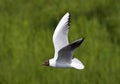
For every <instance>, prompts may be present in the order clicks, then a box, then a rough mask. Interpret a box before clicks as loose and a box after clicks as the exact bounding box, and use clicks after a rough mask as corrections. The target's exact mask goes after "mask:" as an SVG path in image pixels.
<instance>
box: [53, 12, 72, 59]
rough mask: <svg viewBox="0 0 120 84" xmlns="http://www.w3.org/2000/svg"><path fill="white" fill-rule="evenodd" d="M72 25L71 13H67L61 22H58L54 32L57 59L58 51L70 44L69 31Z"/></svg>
mask: <svg viewBox="0 0 120 84" xmlns="http://www.w3.org/2000/svg"><path fill="white" fill-rule="evenodd" d="M69 26H70V14H69V13H66V14H65V15H64V16H63V17H62V19H61V20H60V22H59V23H58V25H57V27H56V29H55V31H54V34H53V44H54V48H55V57H54V58H55V59H57V53H58V51H59V50H60V49H61V48H63V47H65V46H66V45H68V44H69V42H68V31H69Z"/></svg>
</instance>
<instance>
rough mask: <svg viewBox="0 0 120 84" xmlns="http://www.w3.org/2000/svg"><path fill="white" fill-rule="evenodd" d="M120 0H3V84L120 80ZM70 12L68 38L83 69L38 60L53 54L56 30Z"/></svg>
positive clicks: (0, 83)
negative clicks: (47, 64)
mask: <svg viewBox="0 0 120 84" xmlns="http://www.w3.org/2000/svg"><path fill="white" fill-rule="evenodd" d="M119 4H120V1H119V0H76V1H75V0H61V1H60V0H52V1H50V0H48V1H45V0H0V84H120V80H119V79H120V73H119V71H120V66H119V64H120V57H119V55H120V5H119ZM66 12H70V13H71V27H70V32H69V38H70V42H72V41H74V40H76V39H78V38H80V37H85V40H84V42H83V44H82V45H81V47H80V48H78V49H77V50H76V51H75V57H77V58H79V59H80V60H81V61H82V62H83V63H84V65H85V69H84V70H81V71H79V70H76V69H56V68H51V67H42V66H40V64H41V63H42V62H43V61H45V60H46V59H49V58H51V57H53V55H54V48H53V44H52V34H53V32H54V29H55V27H56V25H57V24H58V22H59V20H60V19H61V17H62V16H63V15H64V14H65V13H66Z"/></svg>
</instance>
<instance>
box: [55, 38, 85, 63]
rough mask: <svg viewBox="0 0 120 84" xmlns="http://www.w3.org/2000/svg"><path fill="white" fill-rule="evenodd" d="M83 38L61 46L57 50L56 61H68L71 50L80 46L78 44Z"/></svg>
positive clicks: (70, 57)
mask: <svg viewBox="0 0 120 84" xmlns="http://www.w3.org/2000/svg"><path fill="white" fill-rule="evenodd" d="M83 40H84V38H81V39H79V40H77V41H75V42H73V43H71V44H69V45H67V46H65V47H64V48H62V49H61V50H60V51H59V52H58V58H57V62H58V63H59V62H60V63H70V62H71V61H72V60H71V59H72V58H73V52H74V50H75V49H76V48H77V47H79V46H80V44H81V43H82V42H83Z"/></svg>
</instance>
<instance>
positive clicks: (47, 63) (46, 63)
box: [41, 60, 49, 66]
mask: <svg viewBox="0 0 120 84" xmlns="http://www.w3.org/2000/svg"><path fill="white" fill-rule="evenodd" d="M41 65H42V66H49V60H47V61H45V62H44V63H42V64H41Z"/></svg>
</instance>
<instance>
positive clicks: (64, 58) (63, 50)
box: [42, 13, 84, 69]
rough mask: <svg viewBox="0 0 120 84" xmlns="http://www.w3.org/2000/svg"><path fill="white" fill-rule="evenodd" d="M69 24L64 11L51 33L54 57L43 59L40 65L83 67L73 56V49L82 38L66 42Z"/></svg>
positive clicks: (67, 15) (67, 16)
mask: <svg viewBox="0 0 120 84" xmlns="http://www.w3.org/2000/svg"><path fill="white" fill-rule="evenodd" d="M69 26H70V14H69V13H66V14H65V15H64V16H63V17H62V19H61V20H60V22H59V24H58V25H57V27H56V29H55V31H54V34H53V44H54V48H55V54H54V58H52V59H49V60H47V61H45V62H44V63H43V64H42V65H45V66H52V67H58V68H68V67H73V68H76V69H84V65H83V64H82V63H81V61H80V60H78V59H77V58H73V53H74V50H75V49H76V48H77V47H79V46H80V44H81V43H82V42H83V40H84V38H81V39H78V40H76V41H75V42H73V43H70V44H69V42H68V31H69Z"/></svg>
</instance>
